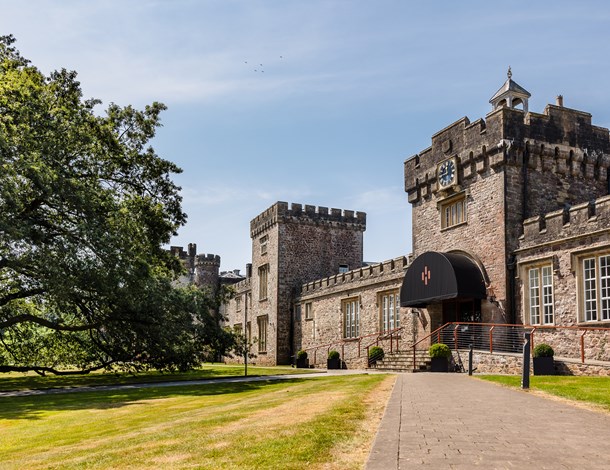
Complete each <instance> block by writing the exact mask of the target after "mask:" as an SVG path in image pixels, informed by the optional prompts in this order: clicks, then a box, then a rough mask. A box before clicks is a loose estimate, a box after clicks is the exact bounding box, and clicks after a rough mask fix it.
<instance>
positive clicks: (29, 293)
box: [0, 288, 44, 328]
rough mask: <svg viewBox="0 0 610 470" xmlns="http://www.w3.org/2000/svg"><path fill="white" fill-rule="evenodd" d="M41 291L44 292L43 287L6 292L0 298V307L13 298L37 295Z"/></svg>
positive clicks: (0, 325)
mask: <svg viewBox="0 0 610 470" xmlns="http://www.w3.org/2000/svg"><path fill="white" fill-rule="evenodd" d="M42 293H44V289H41V288H36V289H29V290H22V291H19V292H13V293H12V294H7V295H5V296H4V297H2V298H0V307H2V306H3V305H6V304H8V303H9V302H12V301H13V300H17V299H27V298H28V297H32V296H33V295H38V294H42ZM0 328H2V323H0Z"/></svg>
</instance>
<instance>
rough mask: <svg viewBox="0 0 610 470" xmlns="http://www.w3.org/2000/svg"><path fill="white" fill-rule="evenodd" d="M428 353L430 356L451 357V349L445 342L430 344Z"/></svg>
mask: <svg viewBox="0 0 610 470" xmlns="http://www.w3.org/2000/svg"><path fill="white" fill-rule="evenodd" d="M428 354H430V357H443V358H445V359H448V358H450V357H451V349H449V346H447V345H446V344H443V343H436V344H433V345H432V346H430V348H429V349H428Z"/></svg>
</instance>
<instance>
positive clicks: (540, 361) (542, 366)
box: [534, 343, 555, 375]
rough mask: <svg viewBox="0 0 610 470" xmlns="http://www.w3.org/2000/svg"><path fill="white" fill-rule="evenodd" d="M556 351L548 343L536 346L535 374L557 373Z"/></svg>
mask: <svg viewBox="0 0 610 470" xmlns="http://www.w3.org/2000/svg"><path fill="white" fill-rule="evenodd" d="M554 355H555V351H553V348H552V347H551V346H549V345H548V344H546V343H540V344H538V345H537V346H536V347H535V348H534V375H555V364H554V359H553V356H554Z"/></svg>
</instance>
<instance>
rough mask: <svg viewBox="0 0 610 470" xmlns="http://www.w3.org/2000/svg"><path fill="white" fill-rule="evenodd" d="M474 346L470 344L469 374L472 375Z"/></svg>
mask: <svg viewBox="0 0 610 470" xmlns="http://www.w3.org/2000/svg"><path fill="white" fill-rule="evenodd" d="M473 349H474V347H473V346H472V344H471V345H470V351H468V375H472V352H473Z"/></svg>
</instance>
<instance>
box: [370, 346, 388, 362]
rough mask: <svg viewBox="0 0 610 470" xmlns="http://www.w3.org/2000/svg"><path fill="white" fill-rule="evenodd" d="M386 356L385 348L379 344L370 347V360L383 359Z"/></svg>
mask: <svg viewBox="0 0 610 470" xmlns="http://www.w3.org/2000/svg"><path fill="white" fill-rule="evenodd" d="M384 357H385V352H384V351H383V348H381V347H379V346H373V347H372V348H370V349H369V362H377V361H381V360H382V359H383V358H384Z"/></svg>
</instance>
